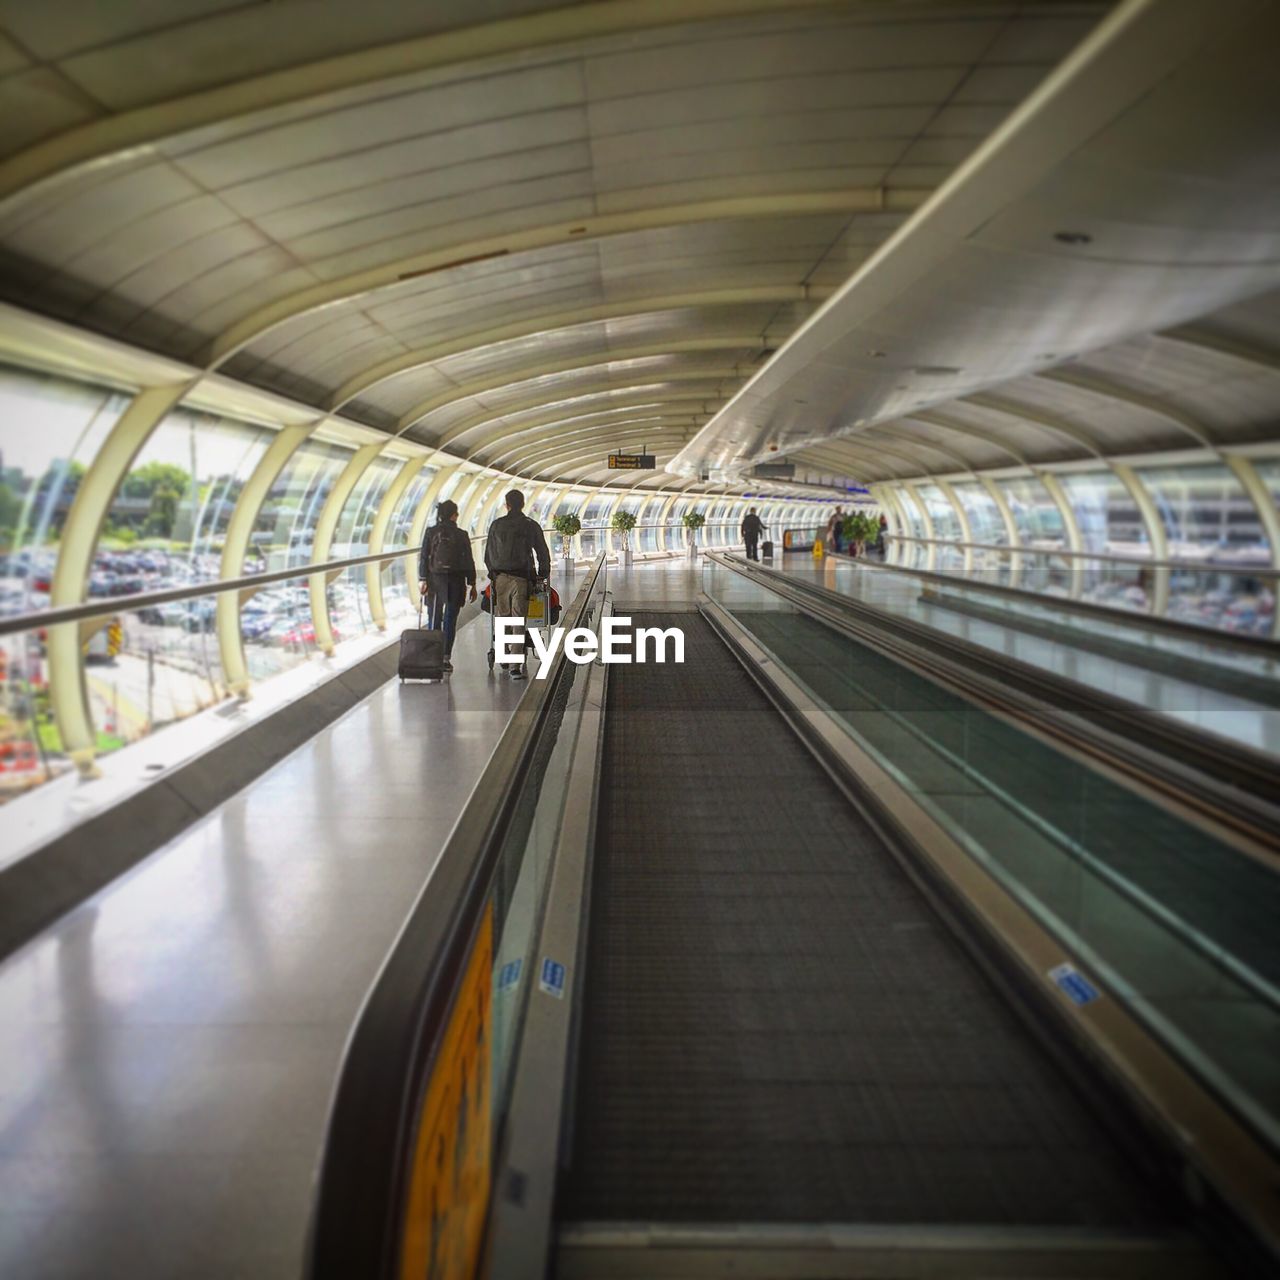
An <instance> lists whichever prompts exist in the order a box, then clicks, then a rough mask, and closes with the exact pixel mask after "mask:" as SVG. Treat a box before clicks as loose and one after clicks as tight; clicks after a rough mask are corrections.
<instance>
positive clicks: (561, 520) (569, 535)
mask: <svg viewBox="0 0 1280 1280" xmlns="http://www.w3.org/2000/svg"><path fill="white" fill-rule="evenodd" d="M551 527H552V528H553V529H554V530H555V531H556V532H557V533H558V534H559V535H560V539H561V542H560V549H561V551H563V553H564V557H565V559H566V560H567V559H568V558H569V555H570V550H569V549H570V547H572V546H573V537H574V534H576V533H577V532H578V531H579V530H580V529H581V528H582V521H581V520H579V519H578V517H577V516H575V515H574V514H573V513H572V512H570V513H568V514H567V515H563V516H556V518H555V519H554V520H552V521H551Z"/></svg>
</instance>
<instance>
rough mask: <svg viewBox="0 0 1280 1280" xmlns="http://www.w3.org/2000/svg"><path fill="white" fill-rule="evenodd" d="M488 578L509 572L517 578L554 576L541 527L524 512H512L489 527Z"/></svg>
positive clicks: (486, 557)
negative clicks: (551, 574)
mask: <svg viewBox="0 0 1280 1280" xmlns="http://www.w3.org/2000/svg"><path fill="white" fill-rule="evenodd" d="M535 561H536V565H535ZM484 563H485V568H486V569H488V570H489V576H490V577H491V578H492V577H496V576H497V575H498V574H500V573H510V574H513V575H514V576H515V577H517V578H546V577H548V576H550V573H551V552H550V550H549V549H548V548H547V540H546V538H545V537H544V536H543V533H542V527H541V526H540V525H539V524H538V522H537V521H536V520H530V519H529V517H528V516H527V515H525V514H524V512H523V511H510V512H508V513H507V514H506V515H505V516H499V517H498V518H497V519H496V520H495V521H494V522H493V523H492V524H491V525H490V526H489V537H488V540H487V541H486V542H485V544H484Z"/></svg>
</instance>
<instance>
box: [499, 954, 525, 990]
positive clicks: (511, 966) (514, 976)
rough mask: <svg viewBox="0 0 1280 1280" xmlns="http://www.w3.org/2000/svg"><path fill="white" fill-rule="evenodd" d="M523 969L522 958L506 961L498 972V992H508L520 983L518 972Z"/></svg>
mask: <svg viewBox="0 0 1280 1280" xmlns="http://www.w3.org/2000/svg"><path fill="white" fill-rule="evenodd" d="M523 968H524V960H523V958H517V959H515V960H508V961H507V963H506V964H504V965H503V966H502V968H501V969H499V970H498V990H499V991H510V990H511V988H512V987H514V986H515V985H516V983H517V982H519V981H520V970H521V969H523Z"/></svg>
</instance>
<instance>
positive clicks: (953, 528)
mask: <svg viewBox="0 0 1280 1280" xmlns="http://www.w3.org/2000/svg"><path fill="white" fill-rule="evenodd" d="M916 493H918V494H919V495H920V500H921V501H922V502H923V503H924V505H925V509H926V510H927V511H928V513H929V520H930V521H931V523H932V524H933V536H934V537H935V538H940V539H942V540H943V541H944V542H960V541H962V540H963V534H962V530H961V528H960V521H959V519H958V518H957V516H956V509H955V507H953V506H952V505H951V502H950V500H949V499H948V497H947V495H946V494H945V493H943V492H942V490H941V489H939V488H938V487H937V485H932V484H922V485H918V486H917V487H916Z"/></svg>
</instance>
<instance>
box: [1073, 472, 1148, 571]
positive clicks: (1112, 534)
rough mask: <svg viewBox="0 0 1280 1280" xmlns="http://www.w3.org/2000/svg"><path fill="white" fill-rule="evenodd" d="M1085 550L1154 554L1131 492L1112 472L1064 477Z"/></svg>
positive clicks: (1082, 473) (1084, 473)
mask: <svg viewBox="0 0 1280 1280" xmlns="http://www.w3.org/2000/svg"><path fill="white" fill-rule="evenodd" d="M1059 479H1060V480H1061V482H1062V487H1063V488H1064V489H1065V490H1066V493H1067V501H1068V502H1069V503H1070V504H1071V512H1072V514H1073V515H1074V516H1075V518H1076V524H1077V525H1078V526H1079V528H1080V542H1081V546H1082V547H1083V549H1084V550H1085V551H1097V552H1102V553H1110V554H1112V555H1150V554H1151V547H1150V545H1149V544H1148V542H1147V530H1146V526H1145V525H1144V524H1143V523H1142V516H1141V515H1140V514H1139V512H1138V504H1137V503H1136V502H1134V500H1133V497H1132V496H1131V495H1130V493H1129V491H1128V489H1126V488H1125V487H1124V485H1123V484H1122V483H1121V481H1120V479H1119V477H1118V476H1116V475H1114V474H1113V473H1112V472H1110V471H1083V472H1080V471H1077V472H1072V473H1069V474H1067V475H1063V476H1060V477H1059Z"/></svg>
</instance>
